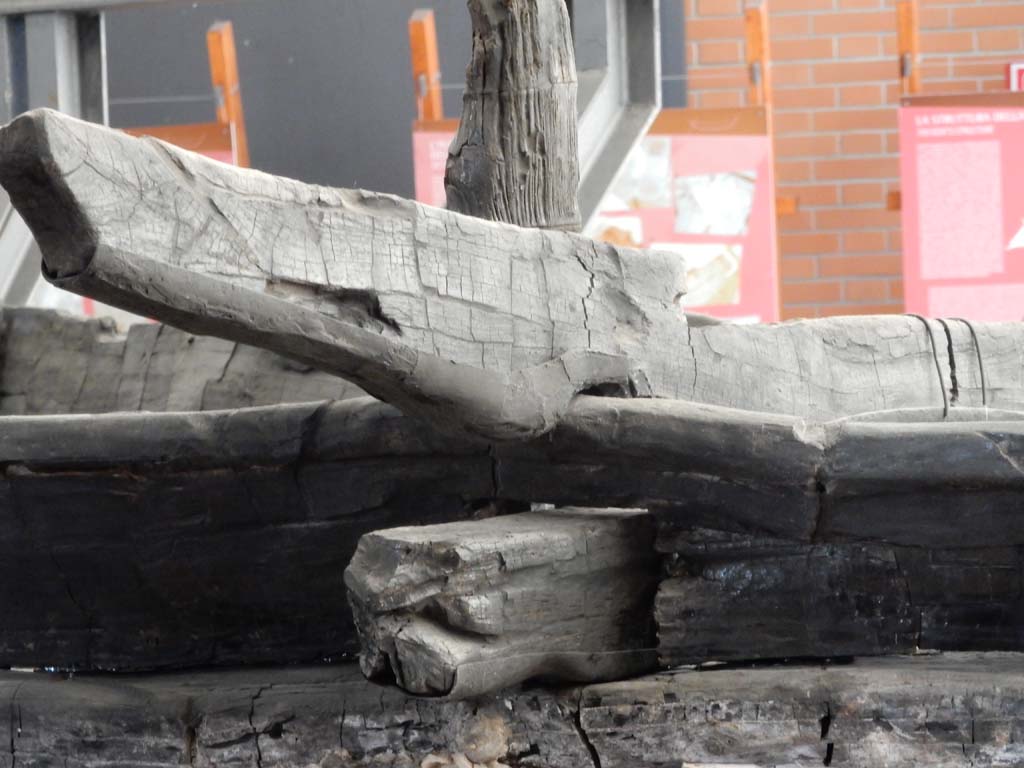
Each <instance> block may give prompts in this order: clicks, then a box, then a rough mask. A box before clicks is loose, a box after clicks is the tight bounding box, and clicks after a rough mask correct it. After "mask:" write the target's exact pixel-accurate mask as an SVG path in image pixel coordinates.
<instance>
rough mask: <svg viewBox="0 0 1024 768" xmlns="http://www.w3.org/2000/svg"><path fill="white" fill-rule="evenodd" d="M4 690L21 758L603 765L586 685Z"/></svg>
mask: <svg viewBox="0 0 1024 768" xmlns="http://www.w3.org/2000/svg"><path fill="white" fill-rule="evenodd" d="M0 696H3V697H4V702H5V717H4V718H2V721H0V736H2V738H3V740H4V747H5V753H7V754H5V759H7V760H8V762H7V763H6V764H7V765H9V766H11V765H19V766H50V765H59V766H68V768H86V767H87V766H89V767H94V766H97V765H104V766H124V767H125V768H128V766H132V768H136V767H139V766H146V767H147V768H163V767H164V766H168V767H169V766H181V765H190V766H196V768H214V767H215V766H216V767H218V768H225V767H230V768H243V767H244V768H254V767H262V768H271V767H272V766H278V767H279V768H286V767H287V768H292V767H296V766H302V767H303V768H306V767H307V766H309V767H313V766H315V767H316V768H419V766H420V765H421V764H422V763H423V761H424V760H425V759H427V758H428V757H430V756H434V758H435V759H436V760H437V761H440V762H439V763H438V762H435V765H438V764H439V765H441V766H444V765H459V766H462V768H465V766H467V765H468V766H471V768H477V767H478V766H479V768H484V766H485V765H486V764H488V763H490V762H491V760H492V759H493V758H494V757H496V756H500V757H503V758H505V759H506V760H507V761H508V762H510V763H512V764H515V765H518V766H524V768H526V767H529V766H533V768H541V767H543V768H578V767H579V766H590V765H591V764H592V763H591V761H590V755H589V753H588V751H587V749H586V746H585V742H584V741H583V738H582V737H581V735H580V734H579V732H578V731H577V730H576V727H575V712H576V706H577V702H578V699H579V694H578V693H576V692H573V691H566V692H564V693H559V692H546V691H543V690H534V691H510V692H508V693H506V694H504V695H502V696H492V697H487V698H484V699H478V700H476V701H474V702H468V703H460V702H441V701H429V700H422V699H414V698H411V697H409V696H407V695H405V694H402V693H401V692H400V691H398V690H397V689H395V688H387V687H383V686H378V685H374V684H373V683H369V682H367V681H366V680H365V679H363V678H362V676H361V675H360V674H359V670H358V667H357V665H355V664H342V665H337V666H322V667H292V668H272V669H256V670H249V671H225V672H216V671H214V672H210V671H205V672H204V671H198V672H191V673H188V674H180V675H157V676H146V677H137V676H130V675H117V676H110V675H106V676H89V675H75V676H74V677H73V678H71V679H65V678H61V677H59V676H56V675H44V674H16V673H10V672H0ZM8 713H9V716H8ZM8 744H9V745H10V747H9V752H8ZM456 757H458V758H459V759H461V760H470V759H471V758H472V763H469V762H463V763H454V762H453V761H454V760H455V759H456Z"/></svg>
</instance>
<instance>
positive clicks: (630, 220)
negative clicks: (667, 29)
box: [413, 110, 779, 322]
mask: <svg viewBox="0 0 1024 768" xmlns="http://www.w3.org/2000/svg"><path fill="white" fill-rule="evenodd" d="M695 112H696V110H665V111H664V112H663V113H662V115H661V116H659V118H658V120H657V121H656V122H655V125H654V127H653V128H652V130H651V132H650V134H649V135H648V136H647V137H646V138H645V139H644V140H643V141H642V142H641V143H640V144H639V145H638V146H637V148H636V149H635V150H634V151H633V153H632V154H631V155H630V157H629V158H628V159H627V161H626V164H625V166H624V167H623V169H622V171H621V172H620V174H619V176H618V178H617V179H616V181H615V183H614V184H613V185H612V187H611V189H610V190H609V191H608V193H607V194H606V196H605V198H604V200H602V202H601V205H600V206H599V209H598V212H597V214H595V216H594V217H593V218H592V219H591V220H590V221H589V222H588V223H587V226H586V229H585V234H587V235H589V236H590V237H593V238H595V239H598V240H605V241H607V242H612V243H615V244H617V245H629V246H636V247H644V248H657V249H659V250H664V251H668V252H671V253H676V254H679V257H680V258H681V259H683V260H684V261H685V263H686V265H687V285H688V293H687V296H686V299H685V302H684V303H685V305H686V309H687V310H688V311H693V312H701V313H707V314H710V315H714V316H717V317H722V318H732V319H735V320H747V321H751V322H755V321H771V320H777V319H778V315H779V305H778V274H777V267H776V265H777V263H778V260H777V252H776V243H777V238H776V231H775V195H774V189H775V185H774V179H773V177H772V168H773V161H772V146H771V140H770V138H769V137H768V135H767V134H766V133H765V132H763V131H761V132H757V133H754V132H750V133H735V132H734V133H725V132H720V131H719V132H694V133H683V132H679V129H680V128H681V127H683V128H685V127H687V126H689V125H690V123H689V122H687V121H688V120H689V118H690V117H691V116H692V115H693V114H694V113H695ZM684 116H685V117H686V120H684V119H683V117H684ZM741 123H743V124H746V123H749V120H746V119H744V120H742V121H741ZM430 125H431V124H420V125H419V126H418V129H417V130H415V131H414V133H413V153H414V160H415V173H416V199H417V200H419V201H421V202H424V203H427V204H429V205H437V206H443V205H444V185H443V176H444V165H445V160H446V158H447V153H448V146H449V144H450V143H451V140H452V138H453V136H454V133H455V127H454V126H452V128H451V130H448V131H439V130H436V129H433V130H428V128H429V127H430ZM716 125H717V124H716ZM724 125H725V126H726V127H729V126H732V125H733V123H732V122H730V121H728V120H726V122H725V123H724ZM713 127H714V126H713Z"/></svg>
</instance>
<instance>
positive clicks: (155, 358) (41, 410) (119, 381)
mask: <svg viewBox="0 0 1024 768" xmlns="http://www.w3.org/2000/svg"><path fill="white" fill-rule="evenodd" d="M362 395H363V392H362V391H361V390H360V389H359V388H358V387H356V386H354V385H352V384H349V383H348V382H346V381H344V380H343V379H339V378H337V377H336V376H331V375H330V374H326V373H322V372H320V371H317V370H316V369H313V368H310V367H308V366H302V365H299V364H297V363H294V362H292V361H290V360H288V359H286V358H283V357H279V356H277V355H275V354H273V353H271V352H267V351H266V350H262V349H258V348H256V347H248V346H246V345H244V344H236V343H234V342H231V341H224V340H223V339H217V338H213V337H210V336H196V335H194V334H191V333H186V332H184V331H179V330H177V329H175V328H171V327H170V326H165V325H158V324H155V323H144V324H140V325H135V326H132V327H131V328H129V330H128V331H127V332H126V333H124V334H120V333H118V332H117V331H116V330H115V329H114V327H113V326H112V324H111V323H108V322H106V321H104V320H92V319H89V320H85V319H79V318H73V317H71V316H70V315H64V314H61V313H58V312H53V311H49V310H41V309H3V310H0V416H7V415H21V416H46V415H50V416H56V415H57V414H64V413H110V412H113V411H209V410H218V409H224V408H241V407H251V406H261V405H273V404H276V403H289V402H298V403H301V402H320V401H323V400H344V399H347V398H350V397H359V396H362Z"/></svg>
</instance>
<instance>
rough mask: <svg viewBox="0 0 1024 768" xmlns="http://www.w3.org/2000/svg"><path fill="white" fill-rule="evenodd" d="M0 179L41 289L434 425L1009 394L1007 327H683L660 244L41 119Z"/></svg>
mask: <svg viewBox="0 0 1024 768" xmlns="http://www.w3.org/2000/svg"><path fill="white" fill-rule="evenodd" d="M97 169H98V170H97ZM0 182H2V183H3V184H4V185H5V186H6V187H8V189H9V191H10V192H11V194H12V199H13V200H14V202H15V204H16V205H18V206H20V208H22V209H24V210H23V213H24V214H25V216H26V219H27V220H30V222H29V223H30V225H32V226H33V227H34V228H35V229H36V230H37V232H36V235H37V239H39V241H40V243H42V244H43V248H44V251H46V254H44V257H45V258H46V259H47V261H46V270H47V272H48V274H49V276H50V278H51V279H53V280H54V281H56V282H57V283H59V284H61V285H65V286H67V287H70V288H72V289H73V290H76V291H80V292H83V293H89V294H92V295H94V296H96V297H97V298H100V299H103V300H105V301H108V302H111V303H115V304H119V305H121V306H124V307H126V308H128V309H135V310H136V311H142V312H146V313H149V314H152V315H156V316H158V317H160V318H163V319H166V320H168V321H170V322H173V323H174V324H176V325H180V326H182V327H186V328H188V329H190V330H193V331H202V332H206V333H212V334H215V335H220V336H224V337H229V338H232V339H234V340H238V341H242V342H246V343H252V344H255V345H258V346H263V347H266V348H268V349H271V350H273V351H276V352H279V353H280V354H282V355H286V356H289V357H291V358H292V359H295V360H298V361H300V362H302V363H304V364H308V365H312V366H315V367H317V368H319V369H321V370H324V371H327V372H331V373H335V374H340V375H344V376H345V377H347V378H348V379H350V380H351V381H353V382H355V383H356V384H358V385H360V386H363V387H364V388H365V389H366V390H367V391H369V392H371V393H372V394H375V395H377V396H379V397H381V398H382V399H385V400H387V401H389V402H392V403H394V404H395V405H397V406H398V407H400V408H401V409H403V410H405V411H407V412H409V413H411V414H414V415H418V416H422V417H425V418H427V419H428V420H430V421H431V423H432V424H433V425H434V427H435V428H441V429H446V430H458V429H462V430H468V431H470V432H473V433H475V434H482V435H485V436H487V437H492V438H499V439H507V438H518V439H523V438H528V437H530V436H534V435H537V434H539V433H542V432H544V431H547V430H549V429H550V428H552V427H553V426H554V425H555V424H556V423H557V422H558V421H559V419H560V418H561V415H562V414H563V413H564V412H565V409H566V408H567V407H568V403H569V401H570V400H571V398H572V397H573V395H574V394H576V393H577V392H579V391H585V390H588V389H597V390H602V391H603V390H608V389H614V390H616V391H618V392H620V393H630V394H632V393H635V394H639V395H655V396H663V397H666V398H674V399H683V400H694V401H698V402H706V403H709V404H713V405H722V406H726V407H732V408H740V409H744V410H750V411H756V412H762V411H763V412H767V413H770V414H787V415H792V416H796V417H800V418H805V419H814V420H828V419H832V418H839V417H843V416H852V415H857V414H863V413H866V412H872V411H880V410H883V411H884V410H892V409H904V410H905V409H909V408H920V407H931V408H937V409H943V408H944V406H945V409H946V410H956V409H957V408H962V407H964V406H979V405H983V404H985V405H988V406H992V407H998V408H1004V409H1006V408H1010V409H1013V408H1018V409H1019V408H1021V407H1024V372H1022V371H1021V366H1020V365H1019V359H1020V355H1021V353H1022V350H1024V327H1022V326H1021V325H1020V324H1012V323H1003V324H999V323H995V324H977V325H975V326H974V327H973V328H971V327H969V326H968V325H967V324H966V323H963V322H961V321H953V320H950V321H946V322H945V323H939V322H925V321H921V320H920V319H918V318H913V317H873V318H841V319H829V320H818V321H803V322H795V323H784V324H779V325H768V326H753V327H751V326H736V325H729V324H719V325H711V326H704V327H699V328H688V327H687V326H686V324H685V322H684V321H683V320H682V319H681V318H680V316H679V314H678V308H677V307H676V306H675V304H674V300H675V299H676V298H677V297H678V295H679V293H680V291H681V290H682V286H681V284H680V281H679V276H680V275H681V273H682V265H681V264H680V263H679V261H678V260H676V259H674V257H671V256H667V255H661V254H657V253H653V252H640V251H630V250H623V249H615V248H613V247H611V246H606V245H603V244H595V243H593V242H592V241H589V240H586V239H583V238H579V237H576V236H573V235H568V234H565V233H560V232H552V231H546V232H541V231H534V230H521V229H517V228H512V227H508V226H503V225H499V224H495V223H490V222H483V221H480V220H476V219H470V218H467V217H460V216H458V215H456V214H452V213H447V212H441V211H437V210H436V209H430V208H424V207H422V206H417V205H415V204H413V203H410V202H407V201H402V200H399V199H397V198H392V197H387V196H380V195H373V194H371V193H361V192H352V191H345V190H326V189H322V188H317V187H310V186H306V185H302V184H299V183H297V182H292V181H288V180H285V179H276V178H274V177H270V176H266V175H263V174H260V173H258V172H255V171H246V170H241V169H234V168H230V167H228V166H224V165H222V164H218V163H215V162H213V161H208V160H206V159H204V158H200V157H197V156H194V155H190V154H189V153H186V152H182V151H180V150H176V149H174V148H171V147H168V146H166V145H163V144H160V143H159V142H153V141H147V140H139V139H133V138H130V137H127V136H124V135H121V134H118V133H116V132H111V131H108V130H106V129H103V128H100V127H97V126H89V125H86V124H84V123H79V122H77V121H74V120H72V119H70V118H66V117H61V116H59V115H55V114H54V113H50V112H39V113H33V114H30V115H28V116H24V117H22V118H19V119H18V120H17V121H16V122H14V123H12V124H11V125H10V126H8V127H7V128H5V129H4V132H3V136H2V139H0ZM972 331H976V333H972ZM979 360H980V361H981V363H979ZM983 372H984V376H982V373H983ZM983 378H984V381H985V386H984V387H982V379H983ZM609 407H611V406H609Z"/></svg>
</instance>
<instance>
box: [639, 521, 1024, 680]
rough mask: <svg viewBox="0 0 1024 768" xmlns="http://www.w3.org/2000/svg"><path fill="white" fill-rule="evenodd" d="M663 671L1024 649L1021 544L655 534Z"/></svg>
mask: <svg viewBox="0 0 1024 768" xmlns="http://www.w3.org/2000/svg"><path fill="white" fill-rule="evenodd" d="M660 544H661V546H662V547H666V546H668V547H671V548H672V549H673V552H672V554H671V555H670V556H669V559H670V563H671V566H670V567H669V569H668V578H666V579H665V580H664V581H662V582H661V585H660V587H659V590H658V597H657V601H656V609H655V610H656V615H657V620H658V642H659V653H660V658H661V663H662V664H663V665H664V666H675V665H678V664H691V663H703V662H706V661H711V660H718V661H738V660H749V659H780V658H803V657H817V658H822V657H836V656H855V655H856V656H865V655H878V654H889V653H910V652H913V651H914V650H916V649H922V650H953V649H959V650H1018V649H1021V648H1024V619H1022V615H1024V614H1022V609H1024V588H1022V585H1024V548H1021V547H1009V546H993V547H988V548H978V549H971V548H963V549H926V548H923V547H897V546H886V545H879V544H869V545H862V544H814V545H798V544H794V543H792V542H786V541H782V540H778V539H766V538H758V537H753V536H744V535H737V534H727V533H723V532H720V531H712V530H707V529H701V528H691V529H689V530H675V531H672V532H671V538H670V537H669V536H667V535H663V537H662V540H661V542H660Z"/></svg>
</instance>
